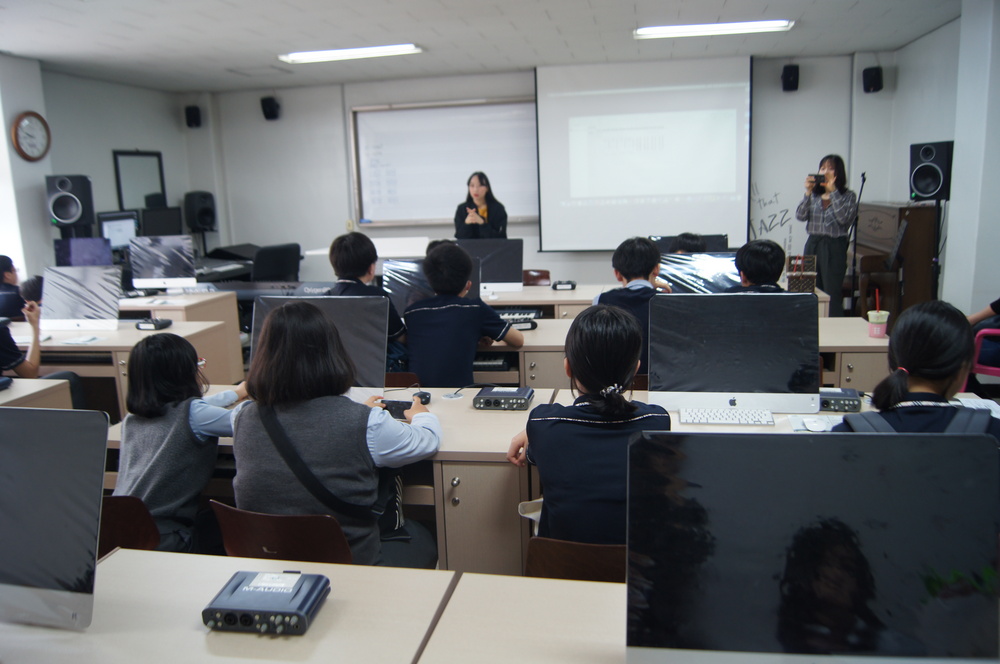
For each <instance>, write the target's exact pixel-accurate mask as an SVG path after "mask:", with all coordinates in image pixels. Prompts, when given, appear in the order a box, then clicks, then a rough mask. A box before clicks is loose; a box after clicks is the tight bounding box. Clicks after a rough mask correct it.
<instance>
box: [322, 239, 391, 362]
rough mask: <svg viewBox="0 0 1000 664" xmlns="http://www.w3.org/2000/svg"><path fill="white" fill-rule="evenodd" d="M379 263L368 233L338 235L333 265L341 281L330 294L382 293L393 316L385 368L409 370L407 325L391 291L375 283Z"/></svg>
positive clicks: (331, 252)
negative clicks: (390, 295) (407, 368)
mask: <svg viewBox="0 0 1000 664" xmlns="http://www.w3.org/2000/svg"><path fill="white" fill-rule="evenodd" d="M377 263H378V252H377V251H376V250H375V244H374V243H373V242H372V241H371V239H370V238H369V237H368V236H367V235H365V234H363V233H347V234H346V235H341V236H340V237H338V238H336V239H335V240H334V241H333V243H332V244H331V245H330V265H331V266H333V271H334V273H335V274H336V275H337V283H335V284H334V285H333V288H332V289H331V290H330V295H353V296H366V295H367V296H369V297H371V296H378V297H384V298H386V300H388V301H389V320H388V325H387V326H386V335H387V336H388V339H389V343H388V347H387V348H386V369H385V370H386V371H405V370H406V347H405V346H403V342H404V341H405V340H406V325H404V324H403V319H402V318H400V317H399V313H398V312H397V311H396V307H395V305H394V304H393V303H392V300H391V299H389V294H388V293H386V292H385V291H384V290H383V289H381V288H379V287H378V286H374V285H372V282H373V281H374V280H375V266H376V264H377Z"/></svg>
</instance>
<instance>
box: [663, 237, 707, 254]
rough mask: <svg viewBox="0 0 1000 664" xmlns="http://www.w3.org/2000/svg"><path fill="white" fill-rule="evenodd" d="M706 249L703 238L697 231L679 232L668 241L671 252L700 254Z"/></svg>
mask: <svg viewBox="0 0 1000 664" xmlns="http://www.w3.org/2000/svg"><path fill="white" fill-rule="evenodd" d="M706 249H708V245H707V244H705V238H703V237H702V236H700V235H698V234H697V233H681V234H680V235H678V236H677V237H675V238H674V239H673V241H672V242H671V243H670V253H672V254H701V253H704V252H705V250H706Z"/></svg>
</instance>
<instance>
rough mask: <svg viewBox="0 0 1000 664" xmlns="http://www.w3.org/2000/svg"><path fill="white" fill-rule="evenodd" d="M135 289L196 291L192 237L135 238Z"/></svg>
mask: <svg viewBox="0 0 1000 664" xmlns="http://www.w3.org/2000/svg"><path fill="white" fill-rule="evenodd" d="M129 258H130V261H131V263H132V286H133V287H134V288H167V289H171V290H172V289H181V288H193V287H195V286H197V285H198V281H197V279H196V278H195V268H194V243H193V242H192V240H191V236H190V235H166V236H153V237H137V238H132V241H131V243H130V246H129Z"/></svg>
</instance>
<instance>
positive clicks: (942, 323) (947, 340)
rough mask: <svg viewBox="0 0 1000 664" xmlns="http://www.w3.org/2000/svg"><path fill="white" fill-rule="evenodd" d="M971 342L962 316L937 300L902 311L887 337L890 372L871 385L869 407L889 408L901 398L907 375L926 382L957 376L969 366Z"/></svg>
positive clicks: (970, 361)
mask: <svg viewBox="0 0 1000 664" xmlns="http://www.w3.org/2000/svg"><path fill="white" fill-rule="evenodd" d="M974 354H975V342H974V339H973V336H972V327H971V326H970V325H969V320H968V319H967V318H966V317H965V315H964V314H963V313H962V312H961V311H959V310H958V309H956V308H955V307H953V306H952V305H950V304H948V303H947V302H942V301H941V300H932V301H930V302H921V303H920V304H917V305H914V306H912V307H910V308H909V309H907V310H906V311H904V312H903V313H902V314H901V315H900V317H899V320H898V321H896V326H895V327H894V328H893V330H892V335H891V336H890V338H889V368H890V369H891V370H892V373H891V374H889V376H888V377H887V378H885V379H884V380H882V382H880V383H879V384H878V385H876V386H875V390H874V391H873V392H872V404H873V405H874V406H875V407H876V408H878V409H879V410H884V409H886V408H892V407H893V406H895V405H896V404H897V403H899V402H900V401H902V400H903V399H904V398H905V395H906V392H907V391H908V390H907V385H908V382H909V381H908V379H909V377H910V376H913V377H915V378H923V379H924V380H929V381H943V380H946V379H950V378H955V377H957V376H958V375H959V374H960V373H961V372H962V370H963V369H964V368H965V367H966V366H970V365H971V363H972V358H973V355H974Z"/></svg>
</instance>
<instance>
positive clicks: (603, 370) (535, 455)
mask: <svg viewBox="0 0 1000 664" xmlns="http://www.w3.org/2000/svg"><path fill="white" fill-rule="evenodd" d="M641 350H642V330H641V329H640V326H639V321H638V320H637V319H636V317H635V316H633V315H632V314H630V313H629V312H627V311H625V310H623V309H619V308H618V307H612V306H606V305H596V306H593V307H590V308H589V309H587V310H585V311H584V312H583V313H581V314H580V315H579V316H577V317H576V318H575V319H574V320H573V324H572V325H571V326H570V328H569V333H568V334H567V335H566V359H565V360H564V361H563V362H564V366H565V368H566V375H567V376H569V379H570V385H571V387H572V388H573V390H574V391H575V392H578V393H579V396H578V397H577V398H576V400H575V401H574V402H573V405H571V406H562V405H560V404H545V405H542V406H538V407H536V408H535V409H534V410H532V411H531V415H530V417H529V419H528V426H527V429H525V431H522V432H521V433H519V434H518V435H516V436H514V439H513V440H512V441H511V445H510V449H509V451H508V452H507V459H508V460H509V461H510V462H511V463H513V464H515V465H517V466H524V465H525V463H526V462H527V463H532V464H534V465H536V466H538V474H539V476H540V478H541V481H542V490H543V492H544V495H545V501H544V503H543V505H542V516H541V521H540V523H539V529H538V534H539V535H541V536H543V537H552V538H555V539H561V540H570V541H574V542H590V543H595V544H624V543H625V525H626V512H625V503H626V498H627V494H628V491H627V481H628V441H629V438H631V436H632V434H634V433H636V432H639V431H650V430H656V431H665V430H669V429H670V416H669V415H668V414H667V412H666V411H665V410H664V409H663V408H661V407H660V406H656V405H649V404H644V403H640V402H638V401H630V400H629V399H628V398H627V397H626V394H625V393H626V392H629V391H630V390H631V389H632V381H633V379H634V378H635V375H636V373H637V371H638V369H639V355H640V352H641Z"/></svg>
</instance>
